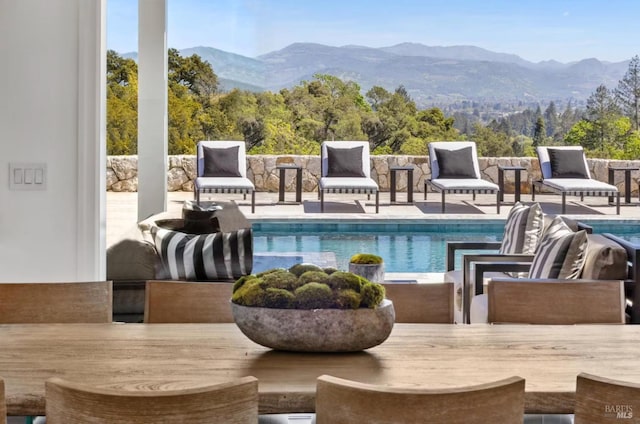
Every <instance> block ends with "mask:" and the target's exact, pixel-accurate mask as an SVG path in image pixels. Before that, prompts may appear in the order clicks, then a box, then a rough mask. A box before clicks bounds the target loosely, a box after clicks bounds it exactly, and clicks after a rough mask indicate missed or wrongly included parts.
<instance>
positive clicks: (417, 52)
mask: <svg viewBox="0 0 640 424" xmlns="http://www.w3.org/2000/svg"><path fill="white" fill-rule="evenodd" d="M180 53H181V54H182V55H184V56H189V55H192V54H197V55H199V56H201V57H202V59H204V60H206V61H208V62H209V63H210V64H211V65H212V67H213V70H214V72H215V73H216V74H217V75H218V76H219V78H220V81H221V86H222V87H223V88H224V89H231V88H235V87H238V88H241V89H249V90H271V91H277V90H280V89H282V88H288V87H292V86H294V85H297V84H299V83H300V82H301V81H303V80H311V79H313V75H314V74H317V73H322V74H331V75H335V76H337V77H340V78H342V79H345V80H353V81H356V82H357V83H358V84H360V86H361V87H362V90H363V93H364V92H366V91H367V90H368V89H369V88H371V87H372V86H374V85H378V86H382V87H384V88H386V89H387V90H390V91H392V90H395V89H396V88H397V87H398V86H400V85H403V86H404V87H405V88H406V89H407V91H408V93H409V94H410V95H411V96H412V98H413V99H414V100H415V101H416V102H417V103H418V105H419V106H422V107H424V106H428V105H430V104H433V103H440V104H441V103H448V102H452V101H456V100H474V101H483V102H486V101H518V100H523V101H532V100H537V101H549V100H567V99H576V100H584V99H586V98H587V97H588V96H589V95H591V93H593V92H594V91H595V89H596V88H597V87H598V85H600V84H605V85H606V86H607V87H609V88H614V87H615V86H616V85H617V84H618V81H619V80H620V79H621V78H622V76H623V75H624V73H625V72H626V70H627V67H628V63H629V62H628V61H625V62H618V63H608V62H601V61H599V60H597V59H593V58H590V59H584V60H581V61H579V62H573V63H567V64H564V63H560V62H556V61H545V62H539V63H534V62H529V61H527V60H524V59H522V58H521V57H519V56H517V55H513V54H505V53H496V52H492V51H489V50H485V49H482V48H479V47H475V46H450V47H440V46H436V47H433V46H425V45H423V44H417V43H402V44H398V45H395V46H390V47H381V48H371V47H365V46H353V45H351V46H342V47H332V46H326V45H322V44H313V43H294V44H291V45H289V46H287V47H285V48H283V49H281V50H277V51H274V52H270V53H268V54H265V55H262V56H258V57H256V58H249V57H245V56H241V55H237V54H234V53H229V52H225V51H222V50H218V49H215V48H212V47H192V48H188V49H183V50H180ZM127 55H129V56H127V57H131V54H127Z"/></svg>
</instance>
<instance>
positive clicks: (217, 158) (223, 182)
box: [193, 140, 256, 213]
mask: <svg viewBox="0 0 640 424" xmlns="http://www.w3.org/2000/svg"><path fill="white" fill-rule="evenodd" d="M246 157H247V154H246V147H245V142H244V141H222V140H220V141H200V142H198V148H197V155H196V158H197V159H196V160H197V163H196V172H197V177H196V179H195V181H194V183H193V192H194V193H193V194H194V198H195V200H196V203H198V204H200V193H242V194H243V195H244V198H245V199H246V198H247V194H251V213H254V212H255V211H256V192H255V186H254V185H253V183H252V182H251V180H250V179H248V178H247V159H246Z"/></svg>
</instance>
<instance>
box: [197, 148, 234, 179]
mask: <svg viewBox="0 0 640 424" xmlns="http://www.w3.org/2000/svg"><path fill="white" fill-rule="evenodd" d="M238 149H239V146H233V147H228V148H221V147H206V146H205V147H203V153H204V173H203V175H202V176H203V177H241V176H242V175H241V174H240V168H239V167H238Z"/></svg>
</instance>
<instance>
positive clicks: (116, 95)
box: [106, 50, 138, 155]
mask: <svg viewBox="0 0 640 424" xmlns="http://www.w3.org/2000/svg"><path fill="white" fill-rule="evenodd" d="M106 91H107V154H108V155H134V154H136V153H137V152H138V65H137V64H136V62H135V61H134V60H133V59H125V58H123V57H121V56H120V55H118V53H116V52H115V51H113V50H109V51H107V90H106Z"/></svg>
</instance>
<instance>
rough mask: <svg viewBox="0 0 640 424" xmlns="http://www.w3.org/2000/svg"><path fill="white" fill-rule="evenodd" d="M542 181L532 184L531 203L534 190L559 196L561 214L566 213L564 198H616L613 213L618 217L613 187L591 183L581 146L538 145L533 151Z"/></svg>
mask: <svg viewBox="0 0 640 424" xmlns="http://www.w3.org/2000/svg"><path fill="white" fill-rule="evenodd" d="M536 152H537V153H538V160H539V161H540V171H541V173H542V180H538V181H534V182H533V184H532V187H531V200H535V198H536V187H538V189H540V190H542V189H548V190H550V191H552V192H554V193H558V194H560V195H562V212H561V213H562V214H565V213H566V209H567V195H572V196H580V200H583V199H584V196H600V197H602V196H606V197H615V198H616V214H617V215H620V192H619V191H618V188H617V187H616V186H614V185H611V184H607V183H604V182H602V181H598V180H594V179H593V178H591V174H590V173H589V166H588V165H587V159H586V157H585V155H584V149H583V148H582V146H554V147H550V146H538V147H537V148H536Z"/></svg>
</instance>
